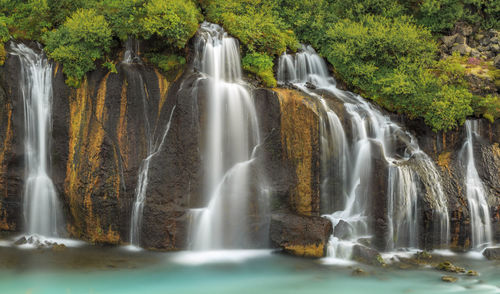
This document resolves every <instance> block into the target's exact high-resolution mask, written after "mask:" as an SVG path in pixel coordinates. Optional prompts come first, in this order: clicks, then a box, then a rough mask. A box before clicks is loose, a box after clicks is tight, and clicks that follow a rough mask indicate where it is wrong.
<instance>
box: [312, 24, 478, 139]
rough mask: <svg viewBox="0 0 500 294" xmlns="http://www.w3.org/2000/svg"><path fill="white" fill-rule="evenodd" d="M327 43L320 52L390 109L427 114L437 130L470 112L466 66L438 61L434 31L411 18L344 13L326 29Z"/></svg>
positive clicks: (423, 115)
mask: <svg viewBox="0 0 500 294" xmlns="http://www.w3.org/2000/svg"><path fill="white" fill-rule="evenodd" d="M326 44H328V45H327V46H325V47H324V48H321V52H322V53H323V54H324V55H325V56H326V57H327V59H328V61H329V62H330V63H332V64H333V66H334V67H335V69H336V71H337V72H338V73H339V74H340V75H341V76H342V77H343V78H344V79H345V80H346V81H347V82H348V83H349V84H351V85H352V86H354V87H356V88H357V89H359V90H360V91H361V92H362V93H365V94H367V95H368V97H370V98H371V99H373V100H375V101H376V102H377V103H379V104H381V105H382V106H384V107H385V108H387V109H389V110H392V111H397V112H399V113H403V114H406V115H408V116H409V117H410V118H415V117H423V118H424V119H425V121H426V122H427V123H428V124H429V125H430V126H431V127H432V128H433V129H434V130H449V129H452V128H454V127H456V126H457V125H459V124H462V123H463V122H464V121H465V118H466V116H467V115H470V114H471V113H472V108H471V107H470V103H471V100H472V94H470V93H469V92H468V90H467V88H466V87H465V85H464V83H465V82H464V80H463V71H462V72H460V70H461V69H460V68H459V67H457V65H456V64H453V63H449V62H448V63H445V62H442V63H437V64H436V62H435V60H434V57H435V56H436V52H437V45H436V43H435V42H434V41H433V40H432V37H431V34H430V32H429V31H427V30H425V29H423V28H421V27H418V26H416V25H414V24H412V23H411V21H410V20H409V19H408V18H404V17H402V18H395V19H388V18H385V17H380V16H369V15H368V16H364V17H363V18H362V19H361V20H360V21H359V22H356V21H351V20H348V19H345V20H342V21H340V22H338V23H336V24H334V25H333V27H332V28H331V29H330V30H329V31H328V32H327V41H326ZM460 74H462V77H461V78H460Z"/></svg>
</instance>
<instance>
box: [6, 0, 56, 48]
mask: <svg viewBox="0 0 500 294" xmlns="http://www.w3.org/2000/svg"><path fill="white" fill-rule="evenodd" d="M6 2H10V3H9V4H8V5H7V4H6V6H7V7H10V8H11V9H10V10H9V11H8V12H7V13H8V14H9V15H8V16H9V18H10V21H9V22H10V25H9V27H10V28H11V31H12V35H13V36H14V37H15V38H23V39H32V40H40V38H41V36H42V34H43V33H45V32H47V31H48V30H50V29H51V28H52V23H51V20H50V12H49V6H48V4H47V0H29V1H23V2H19V1H6Z"/></svg>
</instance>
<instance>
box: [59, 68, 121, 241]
mask: <svg viewBox="0 0 500 294" xmlns="http://www.w3.org/2000/svg"><path fill="white" fill-rule="evenodd" d="M108 76H109V74H107V75H106V76H105V77H104V78H103V80H102V81H101V82H100V84H99V86H98V89H97V93H96V96H95V100H93V99H92V96H91V95H90V92H91V91H90V89H89V84H88V82H87V80H84V81H83V83H82V86H81V87H80V88H79V89H77V90H76V91H75V95H73V97H71V98H70V122H71V123H70V130H69V156H68V163H67V173H66V180H65V192H66V195H67V196H68V197H69V203H70V212H71V215H72V218H73V220H74V223H73V227H72V229H71V230H69V231H70V233H72V234H74V235H76V236H75V237H83V238H87V239H89V241H91V242H97V243H118V242H119V235H118V234H117V233H116V232H114V231H113V230H112V229H111V227H110V228H108V229H106V230H104V229H103V228H102V227H101V220H100V216H99V215H96V214H95V212H94V207H93V197H94V195H95V194H96V193H97V194H98V195H99V197H102V198H103V199H106V198H107V197H108V196H110V195H109V194H114V193H116V192H117V191H118V193H119V191H120V189H119V188H118V189H116V185H117V186H118V187H119V185H120V182H119V176H117V175H119V173H118V172H117V171H114V172H113V171H111V172H110V175H109V176H108V177H107V178H103V177H106V175H103V174H102V173H101V168H102V163H103V158H102V154H101V153H102V144H103V142H104V138H105V135H106V132H105V129H104V126H105V125H106V122H107V119H108V113H107V109H106V103H105V102H106V89H107V87H106V82H107V78H108ZM93 101H95V102H94V103H93ZM92 106H94V107H92ZM115 162H116V160H115ZM107 181H117V183H113V185H111V187H113V189H111V190H110V191H101V190H98V189H99V187H100V184H101V183H102V182H107ZM108 193H109V194H108ZM115 196H118V195H115ZM105 231H106V232H105Z"/></svg>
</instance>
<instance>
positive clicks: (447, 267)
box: [436, 261, 465, 273]
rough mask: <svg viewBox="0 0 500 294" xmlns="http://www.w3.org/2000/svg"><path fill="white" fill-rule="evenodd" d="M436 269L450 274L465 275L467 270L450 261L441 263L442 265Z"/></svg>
mask: <svg viewBox="0 0 500 294" xmlns="http://www.w3.org/2000/svg"><path fill="white" fill-rule="evenodd" d="M436 269H438V270H440V271H445V272H450V273H465V269H464V268H463V267H459V266H456V265H453V264H452V263H451V262H449V261H445V262H441V263H440V264H438V266H437V267H436Z"/></svg>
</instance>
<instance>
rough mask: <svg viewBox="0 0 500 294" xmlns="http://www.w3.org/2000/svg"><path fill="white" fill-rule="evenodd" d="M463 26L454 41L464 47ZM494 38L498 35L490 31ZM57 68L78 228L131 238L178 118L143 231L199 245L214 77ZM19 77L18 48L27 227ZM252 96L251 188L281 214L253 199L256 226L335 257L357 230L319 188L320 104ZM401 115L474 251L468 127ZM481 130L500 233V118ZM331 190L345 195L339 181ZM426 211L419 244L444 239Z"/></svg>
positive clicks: (15, 221)
mask: <svg viewBox="0 0 500 294" xmlns="http://www.w3.org/2000/svg"><path fill="white" fill-rule="evenodd" d="M460 34H461V33H457V35H454V36H451V37H446V38H444V39H443V42H446V43H451V44H452V45H453V44H457V43H458V42H460V43H463V41H464V39H463V38H461V36H463V33H462V35H460ZM467 38H470V37H467ZM489 42H490V43H491V42H495V40H492V38H490V41H489ZM494 44H496V43H494ZM53 75H54V82H53V85H54V89H53V90H54V114H53V131H52V158H51V162H52V175H51V176H52V178H53V181H54V183H55V185H56V188H57V191H58V195H59V197H60V199H61V200H62V201H61V202H62V203H63V204H64V212H65V217H66V224H67V228H66V229H67V232H68V235H69V236H71V237H75V238H80V239H83V240H87V241H90V242H93V243H104V244H126V243H127V242H129V231H130V219H131V210H132V206H133V203H134V200H135V191H136V187H137V181H138V172H139V170H140V166H141V164H142V162H143V160H144V159H145V158H146V156H147V155H148V141H149V140H153V141H157V140H159V139H160V138H162V137H163V135H164V134H165V133H166V126H167V125H168V123H169V122H170V129H169V131H168V133H166V137H165V144H164V146H163V148H162V149H161V150H160V152H159V153H158V154H157V155H156V156H155V158H154V160H152V161H151V165H150V167H149V177H148V182H149V185H148V189H147V191H146V195H147V197H146V201H145V204H144V210H143V224H142V230H141V232H142V234H141V238H140V239H141V246H143V247H145V248H151V249H162V250H180V249H186V248H188V247H189V243H188V241H189V238H188V229H189V226H190V224H191V221H192V219H191V217H190V214H189V209H191V208H198V207H202V206H204V205H206V203H203V200H202V197H201V196H202V193H201V192H202V191H201V190H202V187H201V185H202V184H203V177H204V170H203V166H204V158H203V154H202V151H201V150H204V146H203V144H204V143H203V142H206V140H205V138H204V134H206V133H207V132H206V129H205V128H206V125H207V124H206V100H207V93H209V92H210V90H209V88H208V85H207V84H206V83H204V81H203V80H200V79H199V74H198V73H197V72H196V71H194V70H193V69H192V68H191V65H189V64H188V65H187V66H186V67H185V68H184V69H183V72H182V74H181V72H177V73H175V74H172V75H169V78H166V77H165V76H164V75H162V74H161V73H160V72H158V71H157V70H155V69H154V68H152V67H150V66H147V65H142V64H129V65H126V64H121V65H119V66H118V73H116V74H115V73H109V72H107V71H105V70H103V69H100V70H96V71H94V72H92V73H90V74H88V75H87V77H86V78H85V80H84V81H83V82H82V85H81V87H80V88H78V89H72V88H69V87H68V86H66V85H65V83H64V76H63V73H62V68H61V67H59V66H57V65H56V66H54V72H53ZM18 80H19V60H18V59H17V58H16V57H13V56H9V58H8V59H7V60H6V63H5V65H4V66H3V67H0V230H1V231H21V230H22V225H23V224H22V202H21V199H22V191H23V182H24V179H23V177H24V154H23V152H24V151H23V150H24V148H23V142H24V134H23V133H24V116H23V107H22V105H23V104H22V100H21V99H22V98H21V97H20V95H19V85H18ZM318 92H319V91H318ZM253 96H254V102H255V108H256V112H257V115H258V119H259V127H260V133H261V138H262V139H261V144H260V146H259V147H258V148H257V150H256V158H255V166H253V167H252V168H253V169H252V171H251V179H250V182H251V183H250V187H251V188H250V189H251V191H252V193H254V194H255V195H257V194H259V193H260V192H262V191H258V190H257V188H258V187H260V188H261V189H263V190H265V193H266V195H268V196H269V199H268V201H269V203H270V211H268V212H266V213H265V214H264V215H266V217H260V215H263V213H261V212H260V211H257V210H258V208H257V207H259V205H249V206H250V207H251V208H250V211H249V214H250V215H251V217H250V223H249V224H248V225H249V227H250V228H251V231H252V234H254V236H269V238H270V241H271V243H272V245H273V246H274V247H277V248H283V249H284V250H285V251H286V252H289V253H291V254H295V255H299V256H310V257H320V256H324V254H325V251H326V245H327V242H328V239H329V237H330V235H331V234H332V233H335V235H336V236H337V237H340V238H341V239H344V238H348V235H349V228H348V227H347V226H345V224H344V225H342V224H341V223H339V224H338V225H337V226H336V228H335V230H333V228H332V225H331V223H330V221H329V220H327V219H324V218H321V217H320V215H321V214H322V213H331V212H332V211H331V206H330V205H332V206H333V207H335V206H337V207H338V205H337V204H336V203H335V202H336V201H337V200H336V199H334V200H332V203H325V202H324V201H322V199H321V196H320V186H321V179H320V178H321V174H320V173H321V167H320V159H321V155H320V153H321V150H320V148H321V147H320V146H321V144H320V143H321V138H320V120H321V115H322V114H321V110H320V109H319V108H318V105H317V104H316V103H317V101H316V100H314V99H312V98H311V97H309V96H307V95H306V94H303V93H301V92H299V91H297V90H293V89H274V90H269V89H253ZM326 96H327V95H326V94H325V97H326ZM325 100H326V101H327V103H328V104H329V105H330V106H331V108H332V109H334V110H335V111H336V113H337V115H338V116H339V119H340V121H341V123H342V124H343V125H344V128H345V130H346V133H349V132H351V130H350V123H349V122H347V121H345V117H344V116H345V115H344V114H345V113H344V112H345V109H343V105H342V103H340V102H339V101H338V99H337V100H336V99H334V98H331V97H330V98H329V97H326V98H325ZM400 120H401V121H400V122H401V124H402V125H405V126H407V128H408V129H409V130H410V131H411V132H413V133H414V135H415V136H416V137H417V138H418V139H419V144H420V147H421V148H422V149H423V150H424V151H425V152H426V153H427V154H429V155H430V156H431V157H432V159H433V160H434V161H435V162H436V165H437V166H438V169H439V173H440V177H441V180H442V185H443V189H444V192H445V196H446V199H447V203H448V209H449V212H450V220H451V247H452V248H453V249H457V250H463V249H467V248H469V247H470V216H469V213H468V203H467V198H466V195H465V188H464V181H463V178H464V169H463V167H462V166H461V164H460V157H461V155H460V149H461V148H462V146H463V143H464V139H465V130H463V129H459V130H456V131H451V132H448V133H437V134H436V133H433V132H432V131H431V130H430V129H429V128H427V127H426V126H425V125H424V124H423V123H422V122H420V121H405V120H403V119H400ZM480 133H481V138H482V139H481V140H477V142H476V143H475V146H474V150H475V151H476V154H477V157H476V165H477V170H478V173H479V176H480V177H481V179H482V180H483V182H484V185H485V188H486V190H487V193H488V195H489V198H488V202H489V204H490V207H491V208H492V209H491V216H492V223H493V226H494V229H495V239H496V240H497V241H500V176H499V175H500V147H499V144H500V122H499V121H496V122H495V123H494V124H490V123H488V122H486V121H482V122H481V126H480ZM396 148H399V147H396ZM371 149H372V150H373V151H374V152H372V156H373V158H372V162H373V166H372V168H373V170H374V171H377V172H376V173H374V174H373V177H371V179H370V181H369V183H361V185H362V186H363V187H369V188H370V199H371V202H370V203H369V204H368V205H369V207H370V209H369V212H368V217H369V221H368V225H369V227H370V230H371V231H372V232H373V235H374V237H373V238H372V239H370V240H369V241H370V242H369V244H370V246H373V247H374V248H376V249H378V250H385V249H386V246H387V244H386V241H387V236H388V235H387V234H388V233H389V232H390V229H389V227H388V226H389V222H388V219H387V214H388V198H387V197H388V191H387V179H388V163H387V162H385V160H384V156H383V154H382V152H383V151H382V149H381V148H380V146H377V144H375V143H373V144H372V146H371ZM331 163H332V164H335V160H332V162H331ZM257 167H258V168H257ZM429 181H431V180H430V179H421V182H422V183H420V186H421V189H422V190H421V191H420V192H421V194H422V195H427V194H428V193H427V192H428V191H426V185H425V184H426V182H429ZM331 187H332V188H331V189H332V191H335V187H337V186H336V185H335V184H333V185H332V186H331ZM256 201H261V200H259V199H258V198H252V199H251V200H250V203H253V204H255V203H256ZM339 201H341V200H339ZM327 205H328V208H327V209H326V208H325V207H324V206H327ZM418 207H419V211H418V214H419V219H421V223H420V224H419V232H420V234H419V236H420V240H419V245H420V246H422V247H426V248H431V247H433V246H439V245H442V244H436V241H435V240H434V239H435V238H434V237H433V236H432V234H431V233H428V232H431V231H432V226H433V225H434V224H433V219H432V213H433V206H432V203H431V202H430V201H429V200H428V199H427V198H426V197H422V198H421V200H420V202H419V204H418ZM255 239H256V240H257V239H259V240H260V239H262V238H257V237H256V238H255ZM252 246H253V247H268V246H269V244H267V243H266V244H252ZM356 250H357V251H356V253H357V255H358V256H365V255H366V254H368V255H369V256H370V257H369V258H368V257H367V258H368V260H369V262H372V261H373V260H374V258H373V256H376V255H374V254H372V253H373V252H372V251H370V252H368V251H369V250H371V249H369V248H368V249H365V247H363V248H358V249H356ZM367 250H368V251H367ZM375 253H376V254H378V253H377V252H375ZM375 259H377V258H376V257H375Z"/></svg>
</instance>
